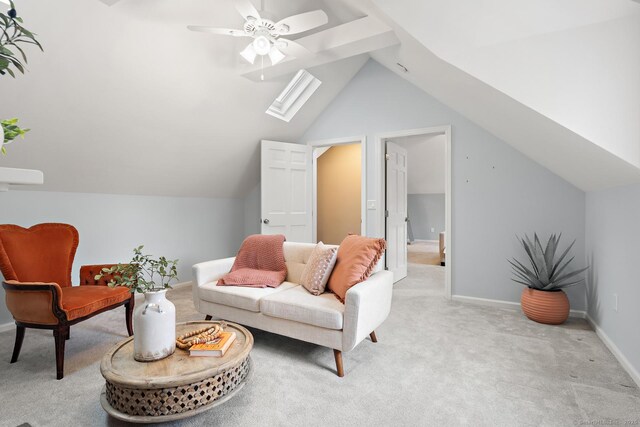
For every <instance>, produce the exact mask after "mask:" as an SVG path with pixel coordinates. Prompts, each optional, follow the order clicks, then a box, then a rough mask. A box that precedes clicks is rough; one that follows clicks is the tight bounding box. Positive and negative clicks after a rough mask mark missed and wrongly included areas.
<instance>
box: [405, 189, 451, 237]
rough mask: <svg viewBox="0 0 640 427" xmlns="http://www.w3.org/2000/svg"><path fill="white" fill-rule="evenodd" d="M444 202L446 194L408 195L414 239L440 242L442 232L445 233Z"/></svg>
mask: <svg viewBox="0 0 640 427" xmlns="http://www.w3.org/2000/svg"><path fill="white" fill-rule="evenodd" d="M444 200H445V198H444V194H408V195H407V211H408V213H409V221H410V222H411V230H412V231H413V238H414V239H419V240H438V238H439V236H440V232H441V231H444V215H445V204H444ZM432 227H433V228H434V232H433V233H432V232H431V228H432Z"/></svg>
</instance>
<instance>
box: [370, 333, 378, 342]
mask: <svg viewBox="0 0 640 427" xmlns="http://www.w3.org/2000/svg"><path fill="white" fill-rule="evenodd" d="M369 338H371V341H373V342H378V338H377V337H376V331H373V332H371V333H370V334H369Z"/></svg>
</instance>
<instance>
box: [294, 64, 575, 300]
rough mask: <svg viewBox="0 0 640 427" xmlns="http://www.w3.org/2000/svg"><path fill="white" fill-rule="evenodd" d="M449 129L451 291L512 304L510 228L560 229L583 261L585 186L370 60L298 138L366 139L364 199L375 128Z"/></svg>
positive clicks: (373, 188)
mask: <svg viewBox="0 0 640 427" xmlns="http://www.w3.org/2000/svg"><path fill="white" fill-rule="evenodd" d="M448 124H450V125H451V126H452V157H453V170H452V174H453V180H452V204H453V230H452V233H453V234H452V236H453V239H454V245H455V254H454V259H453V262H452V266H453V271H452V281H453V283H452V286H453V293H454V294H456V295H465V296H472V297H480V298H490V299H498V300H506V301H519V295H520V292H521V288H520V287H519V286H517V285H515V284H514V283H512V282H511V281H510V277H511V273H510V268H509V264H508V263H507V258H510V257H511V256H513V255H514V254H519V255H520V256H522V253H521V252H520V251H521V249H520V247H519V246H518V243H517V242H516V240H515V237H514V236H515V235H516V234H522V233H533V232H534V231H536V232H538V233H540V234H542V235H548V234H549V233H552V232H560V231H562V232H563V233H564V234H563V235H564V236H565V243H568V242H569V241H570V239H571V240H572V239H574V238H575V239H577V243H576V246H575V251H574V253H575V255H576V259H584V224H585V223H584V215H585V211H584V206H585V205H584V200H585V195H584V192H583V191H581V190H579V189H577V188H576V187H574V186H572V185H571V184H569V183H567V182H566V181H564V180H562V179H561V178H559V177H558V176H557V175H555V174H553V173H551V172H549V171H548V170H547V169H544V168H543V167H541V166H540V165H538V164H536V163H534V162H533V161H531V160H529V159H528V158H526V157H525V156H524V155H522V154H520V153H519V152H517V151H516V150H515V149H513V148H511V146H509V145H507V144H506V143H504V142H502V141H500V140H499V139H497V138H496V137H495V136H493V135H491V134H489V133H488V132H486V131H485V130H483V129H482V128H480V127H478V126H477V125H475V124H474V123H472V122H470V121H469V120H467V119H466V118H464V117H462V116H461V115H460V114H459V113H457V112H456V111H453V110H451V109H449V108H448V107H446V106H445V105H443V104H441V103H440V102H438V101H437V100H436V99H434V98H433V97H431V96H429V95H428V94H426V93H424V92H423V91H421V90H420V89H418V88H417V87H415V86H413V85H412V84H410V83H408V82H407V81H405V80H404V79H402V78H400V77H398V76H397V75H395V74H394V73H392V72H391V71H389V70H388V69H386V68H384V67H383V66H381V65H380V64H378V63H376V62H375V61H369V62H368V63H367V64H366V65H365V66H364V67H363V68H362V70H360V72H359V73H358V74H357V75H356V76H355V77H354V79H353V80H352V81H351V82H350V83H349V84H348V85H347V86H346V87H345V88H344V89H343V91H342V92H341V93H340V95H339V96H338V97H336V99H334V101H333V102H332V103H331V104H330V105H329V107H328V108H327V109H326V110H325V111H324V112H323V113H322V115H321V116H320V117H319V118H318V119H317V120H316V122H315V123H314V124H313V125H312V126H311V127H310V128H309V129H308V130H307V132H306V133H305V135H304V136H303V138H302V141H303V142H306V141H313V140H320V139H328V138H338V137H345V136H349V135H363V134H364V135H366V136H367V143H368V144H369V145H370V147H369V148H368V149H367V156H368V159H367V167H368V171H367V198H368V199H369V200H375V199H376V198H377V197H378V187H377V182H378V181H377V179H378V177H377V175H376V169H375V168H376V166H377V165H378V164H379V160H378V159H376V158H375V153H376V150H375V149H373V147H372V146H371V145H372V144H373V141H374V137H375V135H376V134H379V133H385V132H390V131H396V130H404V129H415V128H423V127H429V126H441V125H448ZM379 209H382V207H381V206H378V207H377V209H376V210H368V211H367V234H368V235H371V236H380V235H382V231H381V230H382V229H381V227H380V224H379V223H378V219H379V216H380V215H379ZM569 297H570V299H571V303H572V307H573V308H574V309H578V310H584V309H585V296H584V289H581V288H574V289H571V290H570V291H569Z"/></svg>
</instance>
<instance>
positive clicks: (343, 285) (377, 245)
mask: <svg viewBox="0 0 640 427" xmlns="http://www.w3.org/2000/svg"><path fill="white" fill-rule="evenodd" d="M386 247H387V243H386V242H385V240H384V239H374V238H369V237H362V236H356V235H351V236H347V237H346V238H345V239H344V240H343V241H342V243H340V247H339V248H338V257H337V259H336V265H335V267H334V268H333V273H331V277H329V283H328V285H327V287H328V289H329V290H330V291H331V292H333V293H334V294H336V296H337V297H338V299H339V300H340V301H342V302H344V299H345V298H346V296H347V291H348V290H349V288H351V287H352V286H353V285H356V284H358V283H360V282H364V281H365V280H367V279H368V278H369V276H370V275H371V272H372V271H373V269H374V267H375V266H376V264H377V263H378V260H380V257H381V256H382V254H383V253H384V250H385V249H386Z"/></svg>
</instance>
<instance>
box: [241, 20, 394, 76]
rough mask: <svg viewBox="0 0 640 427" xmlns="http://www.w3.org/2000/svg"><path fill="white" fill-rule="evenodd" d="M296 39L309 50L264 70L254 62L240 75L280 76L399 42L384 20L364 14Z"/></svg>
mask: <svg viewBox="0 0 640 427" xmlns="http://www.w3.org/2000/svg"><path fill="white" fill-rule="evenodd" d="M296 42H297V43H300V44H301V45H303V46H304V47H306V48H307V49H309V54H308V55H305V56H300V57H295V58H294V57H288V58H286V59H285V60H283V61H282V62H280V63H278V64H276V65H271V66H268V67H265V68H264V70H262V69H261V67H260V66H254V67H252V68H251V69H250V70H249V71H247V72H245V73H243V74H242V75H243V76H244V77H246V78H248V79H250V80H255V81H260V79H261V74H263V73H264V78H265V79H270V78H275V77H280V76H283V75H285V74H290V73H292V72H296V71H298V70H300V69H302V68H311V67H316V66H318V65H323V64H328V63H330V62H335V61H338V60H341V59H345V58H349V57H352V56H356V55H360V54H362V53H367V52H372V51H374V50H378V49H383V48H385V47H389V46H393V45H396V44H398V43H399V40H398V37H397V36H396V35H395V33H394V32H393V29H392V28H391V27H389V26H388V25H387V24H385V23H384V22H382V21H381V20H379V19H377V18H375V17H373V16H365V17H364V18H360V19H356V20H355V21H351V22H347V23H346V24H341V25H338V26H336V27H333V28H329V29H327V30H325V31H320V32H318V33H314V34H311V35H309V36H306V37H302V38H300V39H297V40H296ZM256 62H258V61H256Z"/></svg>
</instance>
